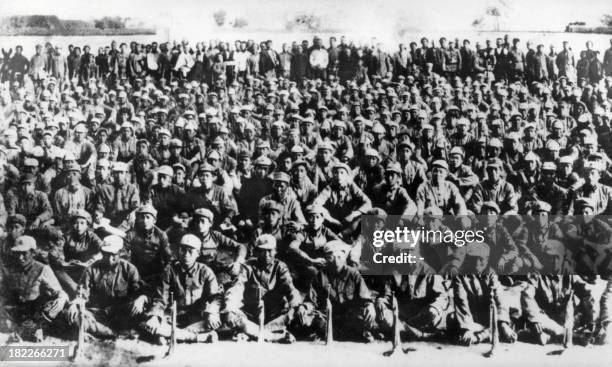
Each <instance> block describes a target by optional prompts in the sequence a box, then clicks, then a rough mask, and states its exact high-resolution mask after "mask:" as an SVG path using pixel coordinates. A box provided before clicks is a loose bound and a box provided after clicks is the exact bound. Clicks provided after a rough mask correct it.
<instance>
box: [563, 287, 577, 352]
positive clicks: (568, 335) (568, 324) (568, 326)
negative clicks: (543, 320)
mask: <svg viewBox="0 0 612 367" xmlns="http://www.w3.org/2000/svg"><path fill="white" fill-rule="evenodd" d="M563 327H564V328H565V333H564V335H563V348H565V349H568V348H570V347H571V346H572V345H573V339H574V290H573V289H572V290H570V293H569V295H568V298H567V302H566V304H565V322H564V323H563Z"/></svg>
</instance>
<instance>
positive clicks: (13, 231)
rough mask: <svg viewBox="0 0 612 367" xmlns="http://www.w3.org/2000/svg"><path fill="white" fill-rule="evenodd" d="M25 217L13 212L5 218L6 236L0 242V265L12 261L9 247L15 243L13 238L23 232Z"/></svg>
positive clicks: (21, 234)
mask: <svg viewBox="0 0 612 367" xmlns="http://www.w3.org/2000/svg"><path fill="white" fill-rule="evenodd" d="M26 223H27V222H26V219H25V217H24V216H23V215H21V214H13V215H10V216H9V217H8V219H7V220H6V237H4V238H3V239H2V240H1V242H0V244H1V247H0V266H8V265H9V264H11V262H12V252H11V248H12V247H13V246H14V245H15V240H16V239H17V238H19V237H21V236H23V235H24V234H25V230H26Z"/></svg>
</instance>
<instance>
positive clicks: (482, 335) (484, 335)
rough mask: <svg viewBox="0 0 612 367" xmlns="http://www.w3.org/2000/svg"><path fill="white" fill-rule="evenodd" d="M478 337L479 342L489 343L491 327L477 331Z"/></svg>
mask: <svg viewBox="0 0 612 367" xmlns="http://www.w3.org/2000/svg"><path fill="white" fill-rule="evenodd" d="M475 334H476V338H477V339H478V343H489V342H491V329H490V328H485V329H483V330H481V331H477V332H476V333H475Z"/></svg>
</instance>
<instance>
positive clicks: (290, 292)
mask: <svg viewBox="0 0 612 367" xmlns="http://www.w3.org/2000/svg"><path fill="white" fill-rule="evenodd" d="M254 255H255V258H253V259H250V260H249V261H248V262H247V265H248V266H247V267H246V269H247V271H246V272H244V273H242V274H241V275H242V276H241V277H239V278H238V279H237V281H236V282H235V283H234V284H233V285H232V287H231V288H230V289H228V290H227V291H226V293H225V307H224V309H223V311H222V314H223V315H225V317H226V324H227V325H228V326H229V327H230V328H231V329H233V330H234V331H235V332H237V333H244V334H246V336H248V337H249V338H251V339H255V338H258V337H263V338H264V340H266V341H276V342H281V343H292V342H293V341H295V337H294V336H293V335H292V334H291V333H290V332H289V331H285V332H284V333H277V331H281V330H283V329H285V328H286V327H288V326H290V325H291V323H292V322H293V319H294V315H295V309H296V308H297V306H298V305H300V303H301V301H302V297H301V296H300V293H299V292H298V291H297V289H295V287H294V286H293V281H292V279H291V274H290V273H289V269H288V268H287V265H285V263H284V262H282V261H280V260H277V259H275V255H276V238H274V236H272V235H270V234H264V235H261V236H259V237H258V238H257V239H256V240H255V248H254ZM260 300H262V301H263V306H264V309H263V310H262V309H260V308H259V301H260ZM260 312H264V330H261V331H262V332H263V335H261V334H260V330H259V327H258V321H257V320H258V319H259V317H261V315H260V314H259V313H260Z"/></svg>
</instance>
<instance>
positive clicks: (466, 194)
mask: <svg viewBox="0 0 612 367" xmlns="http://www.w3.org/2000/svg"><path fill="white" fill-rule="evenodd" d="M448 158H449V159H448V163H449V165H448V176H446V179H447V180H448V181H450V182H452V183H454V184H455V186H457V187H458V188H459V192H461V195H462V196H463V199H464V201H465V202H469V201H470V198H471V197H472V193H473V191H474V188H475V187H476V185H478V182H479V181H480V180H479V179H478V176H476V174H474V172H472V169H471V168H470V167H469V166H467V165H465V164H463V162H464V160H465V151H464V150H463V148H461V147H460V146H459V147H453V148H452V149H451V150H450V152H449V153H448Z"/></svg>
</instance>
